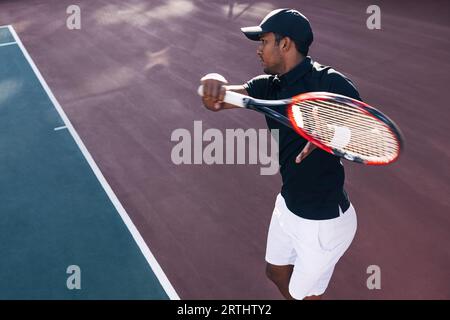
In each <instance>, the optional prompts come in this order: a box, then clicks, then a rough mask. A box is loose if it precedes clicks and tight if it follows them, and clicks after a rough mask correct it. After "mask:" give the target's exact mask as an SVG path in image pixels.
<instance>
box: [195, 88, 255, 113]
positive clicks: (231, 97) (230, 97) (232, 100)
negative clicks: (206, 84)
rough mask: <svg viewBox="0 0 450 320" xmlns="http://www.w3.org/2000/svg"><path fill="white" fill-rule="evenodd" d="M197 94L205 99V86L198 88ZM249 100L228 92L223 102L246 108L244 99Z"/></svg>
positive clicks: (244, 96)
mask: <svg viewBox="0 0 450 320" xmlns="http://www.w3.org/2000/svg"><path fill="white" fill-rule="evenodd" d="M197 93H198V95H199V96H200V97H203V85H201V86H200V87H198V90H197ZM245 98H248V97H247V96H246V95H243V94H240V93H237V92H233V91H226V92H225V97H224V98H223V102H225V103H229V104H232V105H234V106H236V107H240V108H245V104H244V99H245Z"/></svg>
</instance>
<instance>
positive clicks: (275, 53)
mask: <svg viewBox="0 0 450 320" xmlns="http://www.w3.org/2000/svg"><path fill="white" fill-rule="evenodd" d="M260 41H261V42H260V44H259V46H258V49H257V50H256V53H257V54H258V56H259V58H260V59H261V63H262V65H263V68H264V72H265V73H267V74H273V75H275V74H279V73H280V71H281V67H282V57H281V51H280V47H279V45H278V44H276V43H275V35H274V34H273V33H272V32H269V33H264V34H263V35H262V36H261V37H260Z"/></svg>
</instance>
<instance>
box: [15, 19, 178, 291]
mask: <svg viewBox="0 0 450 320" xmlns="http://www.w3.org/2000/svg"><path fill="white" fill-rule="evenodd" d="M8 28H9V31H11V34H12V35H13V37H14V39H15V40H16V42H17V44H18V45H19V47H20V49H21V50H22V53H23V54H24V56H25V58H26V59H27V61H28V63H29V64H30V66H31V67H32V69H33V71H34V73H35V75H36V77H37V78H38V79H39V81H40V83H41V85H42V87H43V88H44V90H45V92H46V93H47V95H48V97H49V98H50V100H51V101H52V103H53V105H54V107H55V109H56V111H58V113H59V115H60V116H61V118H62V119H63V121H64V123H65V124H66V126H67V128H68V129H69V132H70V133H71V135H72V137H73V139H74V140H75V142H76V144H77V145H78V147H79V148H80V150H81V152H82V153H83V155H84V157H85V158H86V160H87V162H88V163H89V165H90V167H91V169H92V171H93V172H94V174H95V176H96V177H97V179H98V180H99V182H100V183H101V185H102V186H103V188H104V189H105V192H106V194H107V195H108V197H109V199H110V200H111V202H112V203H113V205H114V207H115V208H116V210H117V212H118V213H119V214H120V216H121V217H122V220H123V222H124V223H125V225H126V226H127V228H128V230H129V231H130V233H131V235H132V236H133V238H134V240H135V241H136V243H137V245H138V246H139V249H140V250H141V252H142V254H143V255H144V257H145V258H146V259H147V262H148V264H149V265H150V267H151V268H152V270H153V272H154V273H155V275H156V277H157V278H158V280H159V282H160V283H161V286H162V287H163V289H164V290H165V291H166V293H167V295H168V296H169V298H170V299H171V300H180V297H179V296H178V294H177V293H176V291H175V289H174V288H173V286H172V284H171V283H170V281H169V279H168V278H167V276H166V274H165V273H164V271H163V270H162V269H161V267H160V265H159V263H158V261H156V259H155V256H154V255H153V254H152V252H151V251H150V249H149V247H148V246H147V244H146V243H145V241H144V239H143V238H142V236H141V234H140V233H139V231H138V230H137V228H136V226H135V225H134V223H133V221H131V219H130V216H129V215H128V213H127V212H126V211H125V209H124V207H123V206H122V204H121V203H120V201H119V199H118V198H117V196H116V195H115V193H114V191H113V190H112V189H111V187H110V186H109V184H108V182H107V181H106V179H105V177H104V176H103V174H102V172H101V171H100V169H99V167H98V166H97V164H96V163H95V161H94V159H93V158H92V156H91V154H90V153H89V151H88V150H87V149H86V146H85V145H84V143H83V141H81V139H80V136H79V135H78V133H77V132H76V131H75V129H74V127H73V126H72V123H71V122H70V120H69V118H67V115H66V114H65V112H64V110H63V109H62V107H61V105H60V104H59V102H58V101H57V100H56V98H55V96H54V95H53V93H52V91H51V90H50V88H49V86H48V85H47V83H46V82H45V80H44V78H43V77H42V75H41V73H40V72H39V70H38V68H37V67H36V65H35V64H34V62H33V60H32V59H31V57H30V55H29V54H28V52H27V50H26V49H25V47H24V46H23V44H22V42H21V41H20V39H19V37H18V35H17V33H16V31H15V30H14V28H13V27H12V26H8Z"/></svg>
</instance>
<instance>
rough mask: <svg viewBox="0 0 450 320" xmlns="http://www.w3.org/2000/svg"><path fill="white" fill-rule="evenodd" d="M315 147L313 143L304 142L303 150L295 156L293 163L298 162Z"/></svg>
mask: <svg viewBox="0 0 450 320" xmlns="http://www.w3.org/2000/svg"><path fill="white" fill-rule="evenodd" d="M316 148H317V147H316V146H315V145H314V144H312V143H311V142H310V141H308V142H307V143H306V145H305V147H304V148H303V150H302V151H301V152H300V153H299V154H298V156H297V157H296V158H295V163H300V162H301V161H302V160H303V159H305V158H306V157H307V156H308V155H309V154H310V153H311V152H313V151H314V149H316Z"/></svg>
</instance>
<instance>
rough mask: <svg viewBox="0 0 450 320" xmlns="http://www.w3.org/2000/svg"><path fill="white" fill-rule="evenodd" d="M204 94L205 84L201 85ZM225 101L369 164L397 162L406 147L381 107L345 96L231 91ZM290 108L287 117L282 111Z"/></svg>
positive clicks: (325, 147) (397, 130) (325, 148)
mask: <svg viewBox="0 0 450 320" xmlns="http://www.w3.org/2000/svg"><path fill="white" fill-rule="evenodd" d="M198 94H199V95H200V96H203V86H200V87H199V88H198ZM224 102H226V103H229V104H233V105H235V106H237V107H241V108H247V109H252V110H255V111H258V112H261V113H263V114H265V115H267V116H269V117H271V118H273V119H275V120H277V121H279V122H280V123H282V124H284V125H286V126H288V127H290V128H292V129H294V130H295V131H296V132H297V133H298V134H299V135H301V136H302V137H303V138H305V139H306V140H308V141H311V142H312V143H313V144H315V145H316V146H318V147H319V148H321V149H323V150H325V151H326V152H329V153H331V154H333V155H335V156H338V157H343V158H345V159H347V160H350V161H354V162H357V163H363V164H367V165H386V164H389V163H392V162H394V161H396V160H397V159H398V157H399V155H400V152H401V150H402V148H403V138H402V134H401V132H400V129H399V128H398V127H397V125H395V123H394V122H393V121H392V120H390V119H389V118H388V117H387V116H386V115H384V114H383V113H382V112H380V111H379V110H377V109H375V108H373V107H371V106H369V105H368V104H366V103H364V102H361V101H358V100H356V99H352V98H349V97H346V96H343V95H339V94H334V93H329V92H309V93H303V94H300V95H297V96H295V97H293V98H290V99H283V100H261V99H254V98H252V97H249V96H246V95H243V94H239V93H236V92H232V91H227V92H226V94H225V97H224ZM280 108H287V113H286V114H287V115H288V116H287V117H286V116H284V115H283V114H282V113H280V112H279V111H277V109H278V110H280Z"/></svg>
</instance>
